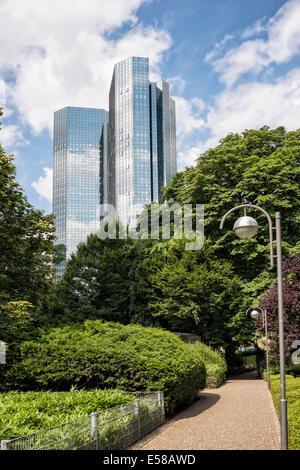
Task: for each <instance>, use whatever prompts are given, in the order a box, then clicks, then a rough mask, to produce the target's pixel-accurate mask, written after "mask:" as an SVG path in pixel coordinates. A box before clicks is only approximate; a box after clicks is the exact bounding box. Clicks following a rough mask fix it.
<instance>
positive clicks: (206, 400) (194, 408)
mask: <svg viewBox="0 0 300 470" xmlns="http://www.w3.org/2000/svg"><path fill="white" fill-rule="evenodd" d="M219 399H220V395H217V394H216V393H205V392H201V393H200V395H199V400H198V401H196V402H195V403H194V404H193V405H191V406H189V407H188V408H187V409H185V410H183V411H181V412H180V413H179V414H178V415H177V416H175V417H173V418H172V419H171V421H173V422H174V421H178V420H180V419H185V418H192V417H193V416H198V415H199V414H201V413H203V411H205V410H207V409H208V408H211V407H212V406H214V405H215V404H216V403H217V401H218V400H219Z"/></svg>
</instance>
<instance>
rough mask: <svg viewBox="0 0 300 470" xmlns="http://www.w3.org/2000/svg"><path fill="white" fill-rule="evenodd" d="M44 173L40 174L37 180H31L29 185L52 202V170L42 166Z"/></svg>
mask: <svg viewBox="0 0 300 470" xmlns="http://www.w3.org/2000/svg"><path fill="white" fill-rule="evenodd" d="M43 170H44V173H45V175H44V176H40V177H39V178H38V180H37V181H33V183H31V186H32V187H33V188H34V189H35V190H36V192H37V193H38V194H39V195H40V196H43V197H44V198H46V199H47V200H48V201H49V202H52V180H53V170H52V168H47V167H45V168H43Z"/></svg>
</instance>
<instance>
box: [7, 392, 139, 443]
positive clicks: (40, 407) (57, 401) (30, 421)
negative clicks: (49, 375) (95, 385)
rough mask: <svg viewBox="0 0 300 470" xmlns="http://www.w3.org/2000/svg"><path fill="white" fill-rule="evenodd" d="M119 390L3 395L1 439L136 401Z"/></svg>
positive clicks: (11, 437) (13, 393) (11, 393)
mask: <svg viewBox="0 0 300 470" xmlns="http://www.w3.org/2000/svg"><path fill="white" fill-rule="evenodd" d="M134 398H135V397H134V396H133V395H128V394H124V393H123V392H121V391H119V390H110V389H106V390H98V389H95V390H76V389H75V388H72V389H71V390H70V391H69V392H49V391H48V392H25V393H22V392H16V391H13V392H7V393H2V394H1V401H0V414H1V416H2V420H1V421H0V439H13V438H15V437H19V436H24V435H25V434H30V433H33V432H36V431H38V430H40V429H45V428H49V427H52V426H56V425H58V424H62V423H65V422H68V421H73V420H75V419H78V418H80V417H82V416H86V415H89V414H90V413H92V412H96V411H99V410H104V409H108V408H110V407H112V406H116V405H121V404H123V403H127V402H128V401H131V400H133V399H134Z"/></svg>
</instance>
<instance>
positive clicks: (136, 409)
mask: <svg viewBox="0 0 300 470" xmlns="http://www.w3.org/2000/svg"><path fill="white" fill-rule="evenodd" d="M134 414H135V417H136V420H137V425H138V438H139V439H140V438H141V420H140V402H139V400H138V399H137V400H134Z"/></svg>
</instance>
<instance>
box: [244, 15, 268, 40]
mask: <svg viewBox="0 0 300 470" xmlns="http://www.w3.org/2000/svg"><path fill="white" fill-rule="evenodd" d="M265 21H266V17H265V16H264V17H263V18H261V19H260V20H257V21H255V23H254V24H253V25H251V26H249V27H248V28H246V29H245V30H244V31H243V33H242V38H243V39H248V38H251V37H252V36H256V35H257V34H260V33H262V32H264V31H266V26H265V24H264V23H265Z"/></svg>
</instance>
